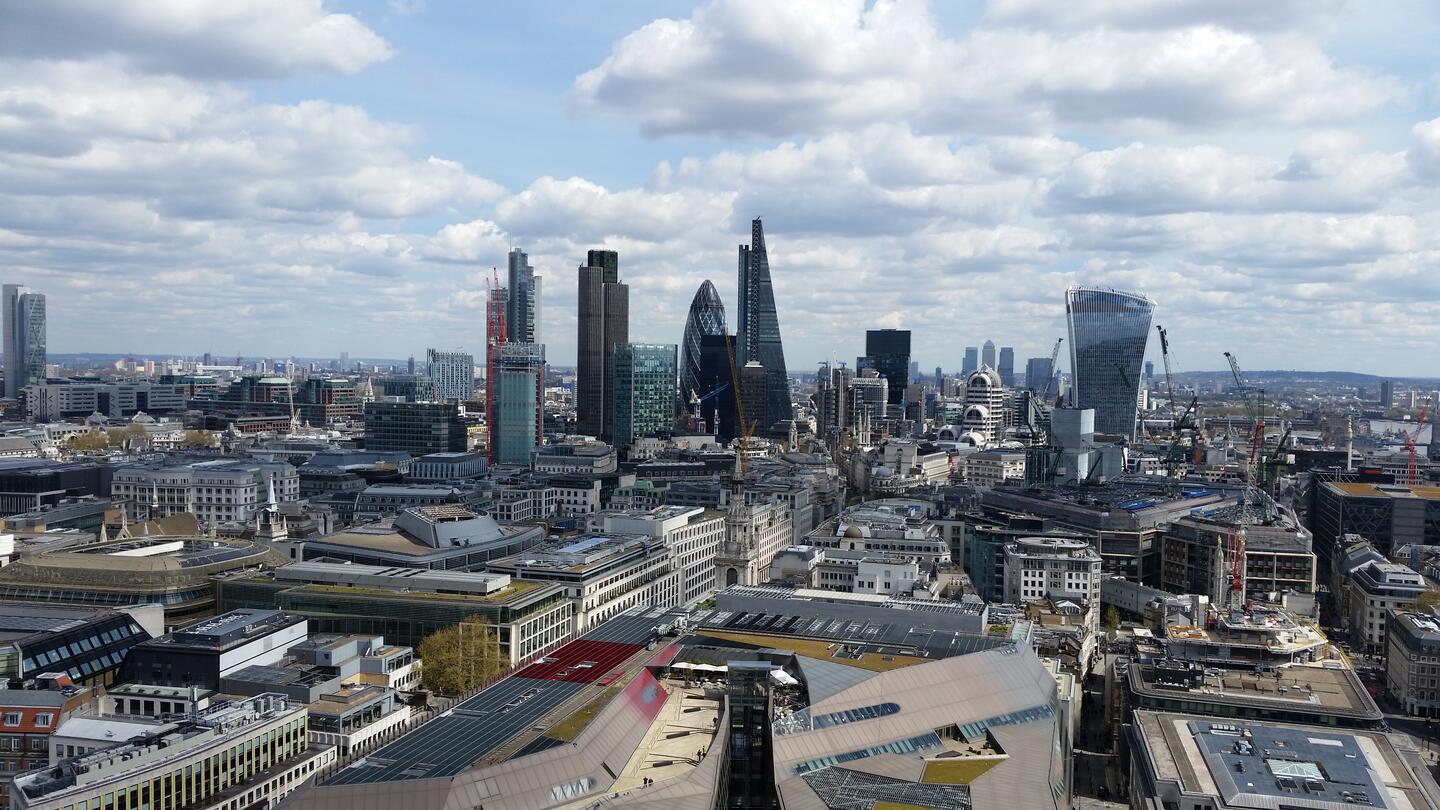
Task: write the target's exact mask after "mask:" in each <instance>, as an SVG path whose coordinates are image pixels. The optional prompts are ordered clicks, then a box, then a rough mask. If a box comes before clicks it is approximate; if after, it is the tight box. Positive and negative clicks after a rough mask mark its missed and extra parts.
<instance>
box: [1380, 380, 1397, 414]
mask: <svg viewBox="0 0 1440 810" xmlns="http://www.w3.org/2000/svg"><path fill="white" fill-rule="evenodd" d="M1380 407H1382V408H1393V407H1395V381H1394V380H1381V381H1380Z"/></svg>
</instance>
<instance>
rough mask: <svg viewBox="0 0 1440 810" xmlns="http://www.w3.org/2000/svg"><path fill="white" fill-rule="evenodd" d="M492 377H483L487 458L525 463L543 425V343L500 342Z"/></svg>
mask: <svg viewBox="0 0 1440 810" xmlns="http://www.w3.org/2000/svg"><path fill="white" fill-rule="evenodd" d="M497 348H498V351H499V355H500V356H499V359H498V360H497V361H496V363H495V379H494V380H490V381H487V387H486V395H487V396H488V397H490V399H491V403H492V407H491V409H490V414H491V420H492V421H491V423H490V425H489V426H488V429H489V432H490V445H489V447H490V461H491V462H492V463H494V464H517V465H529V464H530V458H531V455H532V454H533V453H534V452H535V448H536V447H538V446H539V444H540V439H541V435H542V433H541V431H542V429H543V425H544V415H545V411H544V406H543V403H544V396H545V393H544V391H545V389H544V385H545V346H544V345H542V344H539V343H519V342H513V341H512V342H507V343H501V344H499V346H498V347H497Z"/></svg>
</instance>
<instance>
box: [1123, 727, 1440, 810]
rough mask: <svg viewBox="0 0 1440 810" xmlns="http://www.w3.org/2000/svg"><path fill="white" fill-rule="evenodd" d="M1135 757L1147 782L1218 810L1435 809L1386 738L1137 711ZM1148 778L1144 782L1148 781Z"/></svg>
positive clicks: (1370, 733)
mask: <svg viewBox="0 0 1440 810" xmlns="http://www.w3.org/2000/svg"><path fill="white" fill-rule="evenodd" d="M1134 723H1135V725H1134V728H1135V733H1136V737H1138V738H1139V739H1138V745H1140V746H1141V747H1142V748H1143V751H1137V752H1136V756H1137V759H1139V760H1140V761H1143V762H1144V767H1145V768H1146V769H1147V770H1149V771H1151V772H1152V773H1153V774H1154V777H1155V779H1154V781H1156V782H1158V781H1162V780H1163V781H1167V782H1178V783H1179V784H1180V787H1181V789H1182V790H1184V791H1185V792H1186V793H1189V794H1194V795H1198V796H1205V795H1208V796H1214V797H1218V798H1220V799H1221V800H1222V802H1223V804H1222V806H1223V807H1246V808H1250V807H1279V806H1297V807H1298V806H1304V807H1309V808H1315V809H1316V810H1328V809H1330V808H1334V810H1342V808H1350V807H1354V806H1357V805H1359V806H1367V805H1368V806H1372V807H1383V808H1402V807H1404V808H1423V807H1435V806H1436V803H1435V801H1434V800H1433V796H1432V795H1428V794H1430V793H1431V791H1432V790H1433V789H1434V783H1433V781H1430V780H1428V779H1427V780H1426V781H1429V782H1430V784H1429V787H1428V788H1427V787H1426V786H1424V785H1422V784H1421V782H1420V781H1417V779H1416V774H1415V772H1414V771H1413V770H1412V766H1411V765H1410V764H1408V763H1407V762H1406V760H1405V758H1404V757H1402V756H1401V753H1400V751H1399V750H1397V748H1396V747H1395V743H1394V740H1393V738H1391V737H1390V736H1389V735H1386V734H1382V733H1379V732H1371V731H1357V730H1342V729H1332V728H1329V727H1320V726H1304V725H1292V724H1285V723H1267V722H1255V721H1244V720H1237V719H1234V718H1219V717H1201V716H1198V715H1183V714H1170V713H1160V712H1150V711H1143V710H1141V711H1136V712H1135V715H1134ZM1149 781H1150V780H1147V782H1149Z"/></svg>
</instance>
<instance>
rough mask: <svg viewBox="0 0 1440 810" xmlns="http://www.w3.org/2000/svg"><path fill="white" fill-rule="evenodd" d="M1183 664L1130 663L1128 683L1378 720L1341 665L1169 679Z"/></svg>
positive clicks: (1157, 691) (1169, 694)
mask: <svg viewBox="0 0 1440 810" xmlns="http://www.w3.org/2000/svg"><path fill="white" fill-rule="evenodd" d="M1184 663H1186V662H1169V663H1168V666H1167V664H1166V663H1162V662H1156V664H1155V665H1153V666H1147V665H1143V664H1137V663H1135V662H1132V663H1131V664H1130V673H1129V675H1130V685H1131V688H1132V689H1134V690H1135V691H1138V692H1143V693H1145V694H1149V695H1155V696H1158V697H1164V698H1171V699H1174V698H1179V697H1182V696H1184V695H1191V696H1194V699H1195V700H1203V701H1209V702H1214V703H1222V704H1227V705H1233V706H1240V705H1245V706H1254V707H1268V708H1276V709H1284V710H1287V711H1306V710H1309V711H1314V712H1317V713H1322V712H1323V713H1324V714H1327V715H1340V716H1350V717H1358V718H1365V719H1370V720H1374V721H1377V722H1378V721H1379V720H1380V719H1381V718H1382V714H1381V712H1380V709H1379V708H1378V707H1377V706H1376V705H1375V701H1374V699H1373V698H1371V697H1370V693H1369V692H1367V691H1366V690H1365V686H1364V685H1363V684H1362V683H1360V679H1359V678H1358V677H1357V676H1356V675H1355V672H1354V671H1353V670H1351V669H1349V668H1346V667H1344V666H1339V665H1338V662H1336V663H1337V665H1336V666H1325V665H1313V664H1293V665H1289V666H1284V667H1277V668H1276V669H1275V670H1274V672H1273V674H1265V675H1257V674H1255V673H1254V672H1251V671H1246V670H1231V669H1205V668H1202V667H1196V668H1195V670H1194V672H1195V674H1197V675H1199V676H1200V677H1199V679H1198V682H1197V683H1196V684H1195V686H1194V687H1191V688H1186V686H1185V685H1184V684H1182V683H1181V682H1179V681H1172V680H1171V679H1170V678H1168V677H1167V676H1166V672H1167V671H1169V672H1174V671H1176V670H1175V668H1176V667H1183V665H1184Z"/></svg>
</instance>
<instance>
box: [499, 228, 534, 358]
mask: <svg viewBox="0 0 1440 810" xmlns="http://www.w3.org/2000/svg"><path fill="white" fill-rule="evenodd" d="M505 282H506V283H505V294H506V298H505V334H506V336H507V337H508V338H509V340H510V341H511V342H512V343H539V342H540V277H539V276H537V275H535V268H533V267H531V266H530V257H529V256H528V255H526V253H525V251H523V250H521V249H519V248H514V249H512V250H511V251H510V256H509V268H508V270H507V272H506V275H505Z"/></svg>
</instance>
